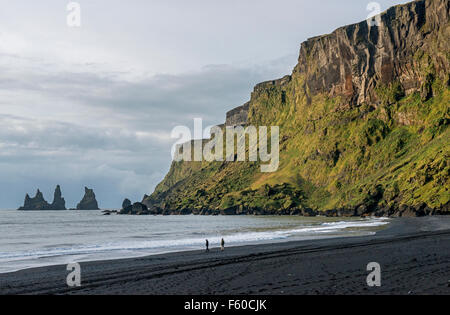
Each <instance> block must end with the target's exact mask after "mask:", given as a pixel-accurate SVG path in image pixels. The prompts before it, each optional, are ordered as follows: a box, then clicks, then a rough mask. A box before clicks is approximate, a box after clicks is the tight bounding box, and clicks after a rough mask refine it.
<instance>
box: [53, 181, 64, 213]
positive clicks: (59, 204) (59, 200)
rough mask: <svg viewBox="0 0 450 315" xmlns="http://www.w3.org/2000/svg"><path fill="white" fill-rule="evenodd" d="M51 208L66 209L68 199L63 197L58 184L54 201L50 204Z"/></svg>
mask: <svg viewBox="0 0 450 315" xmlns="http://www.w3.org/2000/svg"><path fill="white" fill-rule="evenodd" d="M50 207H51V210H66V201H65V200H64V198H63V197H62V193H61V187H60V186H59V185H57V186H56V189H55V193H54V197H53V203H52V204H51V205H50Z"/></svg>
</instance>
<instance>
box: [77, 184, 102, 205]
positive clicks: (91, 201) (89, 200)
mask: <svg viewBox="0 0 450 315" xmlns="http://www.w3.org/2000/svg"><path fill="white" fill-rule="evenodd" d="M77 210H100V209H99V207H98V202H97V200H96V199H95V194H94V190H92V189H89V188H87V187H84V197H83V199H82V200H81V201H80V203H79V204H78V205H77Z"/></svg>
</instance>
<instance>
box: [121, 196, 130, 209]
mask: <svg viewBox="0 0 450 315" xmlns="http://www.w3.org/2000/svg"><path fill="white" fill-rule="evenodd" d="M129 206H131V201H130V199H128V198H126V199H125V200H124V201H123V202H122V209H125V208H128V207H129Z"/></svg>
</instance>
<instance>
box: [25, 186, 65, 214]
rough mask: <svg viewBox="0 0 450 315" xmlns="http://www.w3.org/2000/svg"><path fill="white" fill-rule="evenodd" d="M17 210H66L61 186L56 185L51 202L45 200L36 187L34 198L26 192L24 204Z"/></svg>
mask: <svg viewBox="0 0 450 315" xmlns="http://www.w3.org/2000/svg"><path fill="white" fill-rule="evenodd" d="M19 210H66V202H65V200H64V198H62V193H61V187H60V186H59V185H58V186H56V189H55V194H54V198H53V202H52V204H49V203H48V202H47V201H45V199H44V195H43V194H42V192H41V191H40V190H39V189H38V190H37V192H36V196H35V197H34V198H30V196H29V195H28V194H27V195H26V196H25V202H24V205H23V207H20V208H19Z"/></svg>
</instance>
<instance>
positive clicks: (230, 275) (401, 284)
mask: <svg viewBox="0 0 450 315" xmlns="http://www.w3.org/2000/svg"><path fill="white" fill-rule="evenodd" d="M370 262H378V263H379V264H380V265H381V269H382V270H381V279H382V280H381V281H382V282H381V287H376V288H370V287H368V286H367V283H366V278H367V275H368V274H369V272H368V271H366V267H367V264H368V263H370ZM68 273H69V272H68V271H66V266H51V267H42V268H35V269H28V270H22V271H19V272H14V273H8V274H1V275H0V294H96V295H103V294H114V295H123V294H145V295H147V294H148V295H166V294H176V295H182V294H183V295H184V294H187V295H228V294H230V295H247V294H248V295H291V294H312V295H321V294H332V295H333V294H450V218H449V217H427V218H417V219H416V218H414V219H413V218H411V219H408V218H403V219H394V220H393V221H392V223H391V224H390V226H389V227H388V228H387V229H386V230H383V231H380V232H379V233H377V235H374V236H367V237H355V238H340V239H327V240H315V241H298V242H289V243H278V244H265V245H255V246H243V247H232V248H227V249H226V251H225V252H220V250H219V249H212V250H211V252H210V253H205V252H204V251H193V252H183V253H171V254H164V255H158V256H150V257H145V258H134V259H123V260H115V261H100V262H88V263H81V277H82V279H81V281H82V283H81V287H80V288H75V289H73V288H68V287H67V285H66V276H67V274H68Z"/></svg>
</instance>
